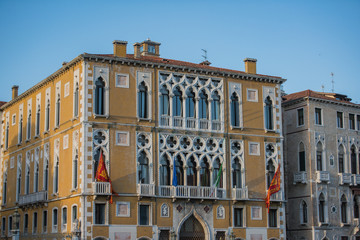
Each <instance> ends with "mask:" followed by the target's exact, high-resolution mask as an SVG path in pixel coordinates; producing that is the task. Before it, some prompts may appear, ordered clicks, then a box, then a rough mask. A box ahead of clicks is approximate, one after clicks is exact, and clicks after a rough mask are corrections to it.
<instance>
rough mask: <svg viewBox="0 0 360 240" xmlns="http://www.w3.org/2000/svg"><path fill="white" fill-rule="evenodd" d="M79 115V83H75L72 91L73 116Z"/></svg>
mask: <svg viewBox="0 0 360 240" xmlns="http://www.w3.org/2000/svg"><path fill="white" fill-rule="evenodd" d="M77 116H79V84H78V83H76V85H75V91H74V117H77Z"/></svg>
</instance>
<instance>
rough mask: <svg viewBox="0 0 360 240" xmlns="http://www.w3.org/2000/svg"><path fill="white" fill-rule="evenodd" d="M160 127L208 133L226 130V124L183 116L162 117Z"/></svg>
mask: <svg viewBox="0 0 360 240" xmlns="http://www.w3.org/2000/svg"><path fill="white" fill-rule="evenodd" d="M160 126H161V127H166V128H181V129H198V130H207V131H216V132H219V131H222V130H223V129H224V122H222V121H218V120H208V119H204V118H200V119H197V118H191V117H187V118H184V117H181V116H173V117H171V116H168V115H162V116H160Z"/></svg>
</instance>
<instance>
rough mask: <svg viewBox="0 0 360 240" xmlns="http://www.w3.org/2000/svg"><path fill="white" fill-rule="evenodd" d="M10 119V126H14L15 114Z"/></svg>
mask: <svg viewBox="0 0 360 240" xmlns="http://www.w3.org/2000/svg"><path fill="white" fill-rule="evenodd" d="M11 119H12V121H11V126H14V125H15V124H16V114H13V115H12V118H11Z"/></svg>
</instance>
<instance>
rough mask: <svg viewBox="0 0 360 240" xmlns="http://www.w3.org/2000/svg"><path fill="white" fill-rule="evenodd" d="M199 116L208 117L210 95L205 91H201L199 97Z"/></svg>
mask: <svg viewBox="0 0 360 240" xmlns="http://www.w3.org/2000/svg"><path fill="white" fill-rule="evenodd" d="M199 118H202V119H207V118H208V96H207V95H206V93H205V92H204V91H201V92H200V99H199Z"/></svg>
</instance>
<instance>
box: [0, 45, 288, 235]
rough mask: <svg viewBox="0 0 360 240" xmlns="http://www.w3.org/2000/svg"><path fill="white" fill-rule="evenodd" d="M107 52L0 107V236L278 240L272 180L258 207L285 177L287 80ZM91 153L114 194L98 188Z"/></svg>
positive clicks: (281, 225) (252, 62) (150, 48)
mask: <svg viewBox="0 0 360 240" xmlns="http://www.w3.org/2000/svg"><path fill="white" fill-rule="evenodd" d="M113 44H114V53H113V54H86V53H85V54H82V55H79V56H78V57H76V58H75V59H73V60H72V61H71V62H68V63H66V64H64V65H63V67H62V68H60V69H59V70H58V71H57V72H55V73H54V74H52V75H51V76H49V77H48V78H46V79H45V80H43V81H41V82H40V83H38V84H37V85H35V86H34V87H32V88H31V89H29V90H27V91H25V92H24V93H22V94H21V95H19V96H17V93H16V91H17V88H15V89H13V90H14V91H15V92H14V96H13V99H12V100H11V101H10V102H8V103H6V104H5V105H3V106H2V107H1V110H2V112H3V114H2V118H3V125H2V132H3V134H2V135H1V138H2V149H1V150H2V159H1V176H0V179H1V180H0V181H1V183H0V192H1V199H0V200H1V203H2V205H1V234H2V236H11V235H12V234H14V233H15V231H14V228H16V229H19V230H20V233H19V234H20V236H21V237H22V238H24V239H25V238H29V239H33V238H34V237H51V238H57V239H62V238H66V237H72V238H74V239H98V240H99V239H118V240H120V239H184V238H186V239H209V240H210V239H285V238H286V233H285V204H284V203H285V202H284V186H283V181H282V186H281V191H280V192H278V193H277V194H275V195H273V196H272V197H271V207H270V209H269V212H268V211H267V209H266V208H265V201H264V198H265V197H266V191H267V188H268V186H269V185H270V182H271V180H272V177H273V176H274V173H275V171H276V170H277V168H278V167H280V169H281V179H282V180H283V176H284V174H283V169H282V167H283V154H282V152H283V150H282V142H283V137H282V119H281V94H280V85H281V84H282V83H283V82H284V81H285V80H284V79H282V78H280V77H272V76H266V75H260V74H257V73H256V59H249V58H248V59H245V60H244V62H245V72H242V71H236V70H229V69H222V68H216V67H212V66H210V63H209V62H208V61H205V62H203V63H200V64H194V63H189V62H183V61H177V60H171V59H165V58H161V57H160V54H159V49H160V43H157V42H153V41H150V40H146V41H144V42H142V43H135V44H134V54H127V52H126V48H127V42H124V41H114V42H113ZM101 154H103V157H104V160H105V165H106V168H107V171H108V173H109V176H110V178H111V181H112V184H111V185H110V183H108V182H98V181H96V178H95V173H96V170H97V168H98V164H99V158H100V155H101ZM111 187H112V189H113V193H112V191H111ZM110 195H112V200H113V203H112V204H111V203H110ZM16 212H17V213H19V215H20V217H16V220H17V219H18V218H20V221H19V224H18V226H17V225H16V224H13V222H14V216H15V215H16V214H17V213H16Z"/></svg>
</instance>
